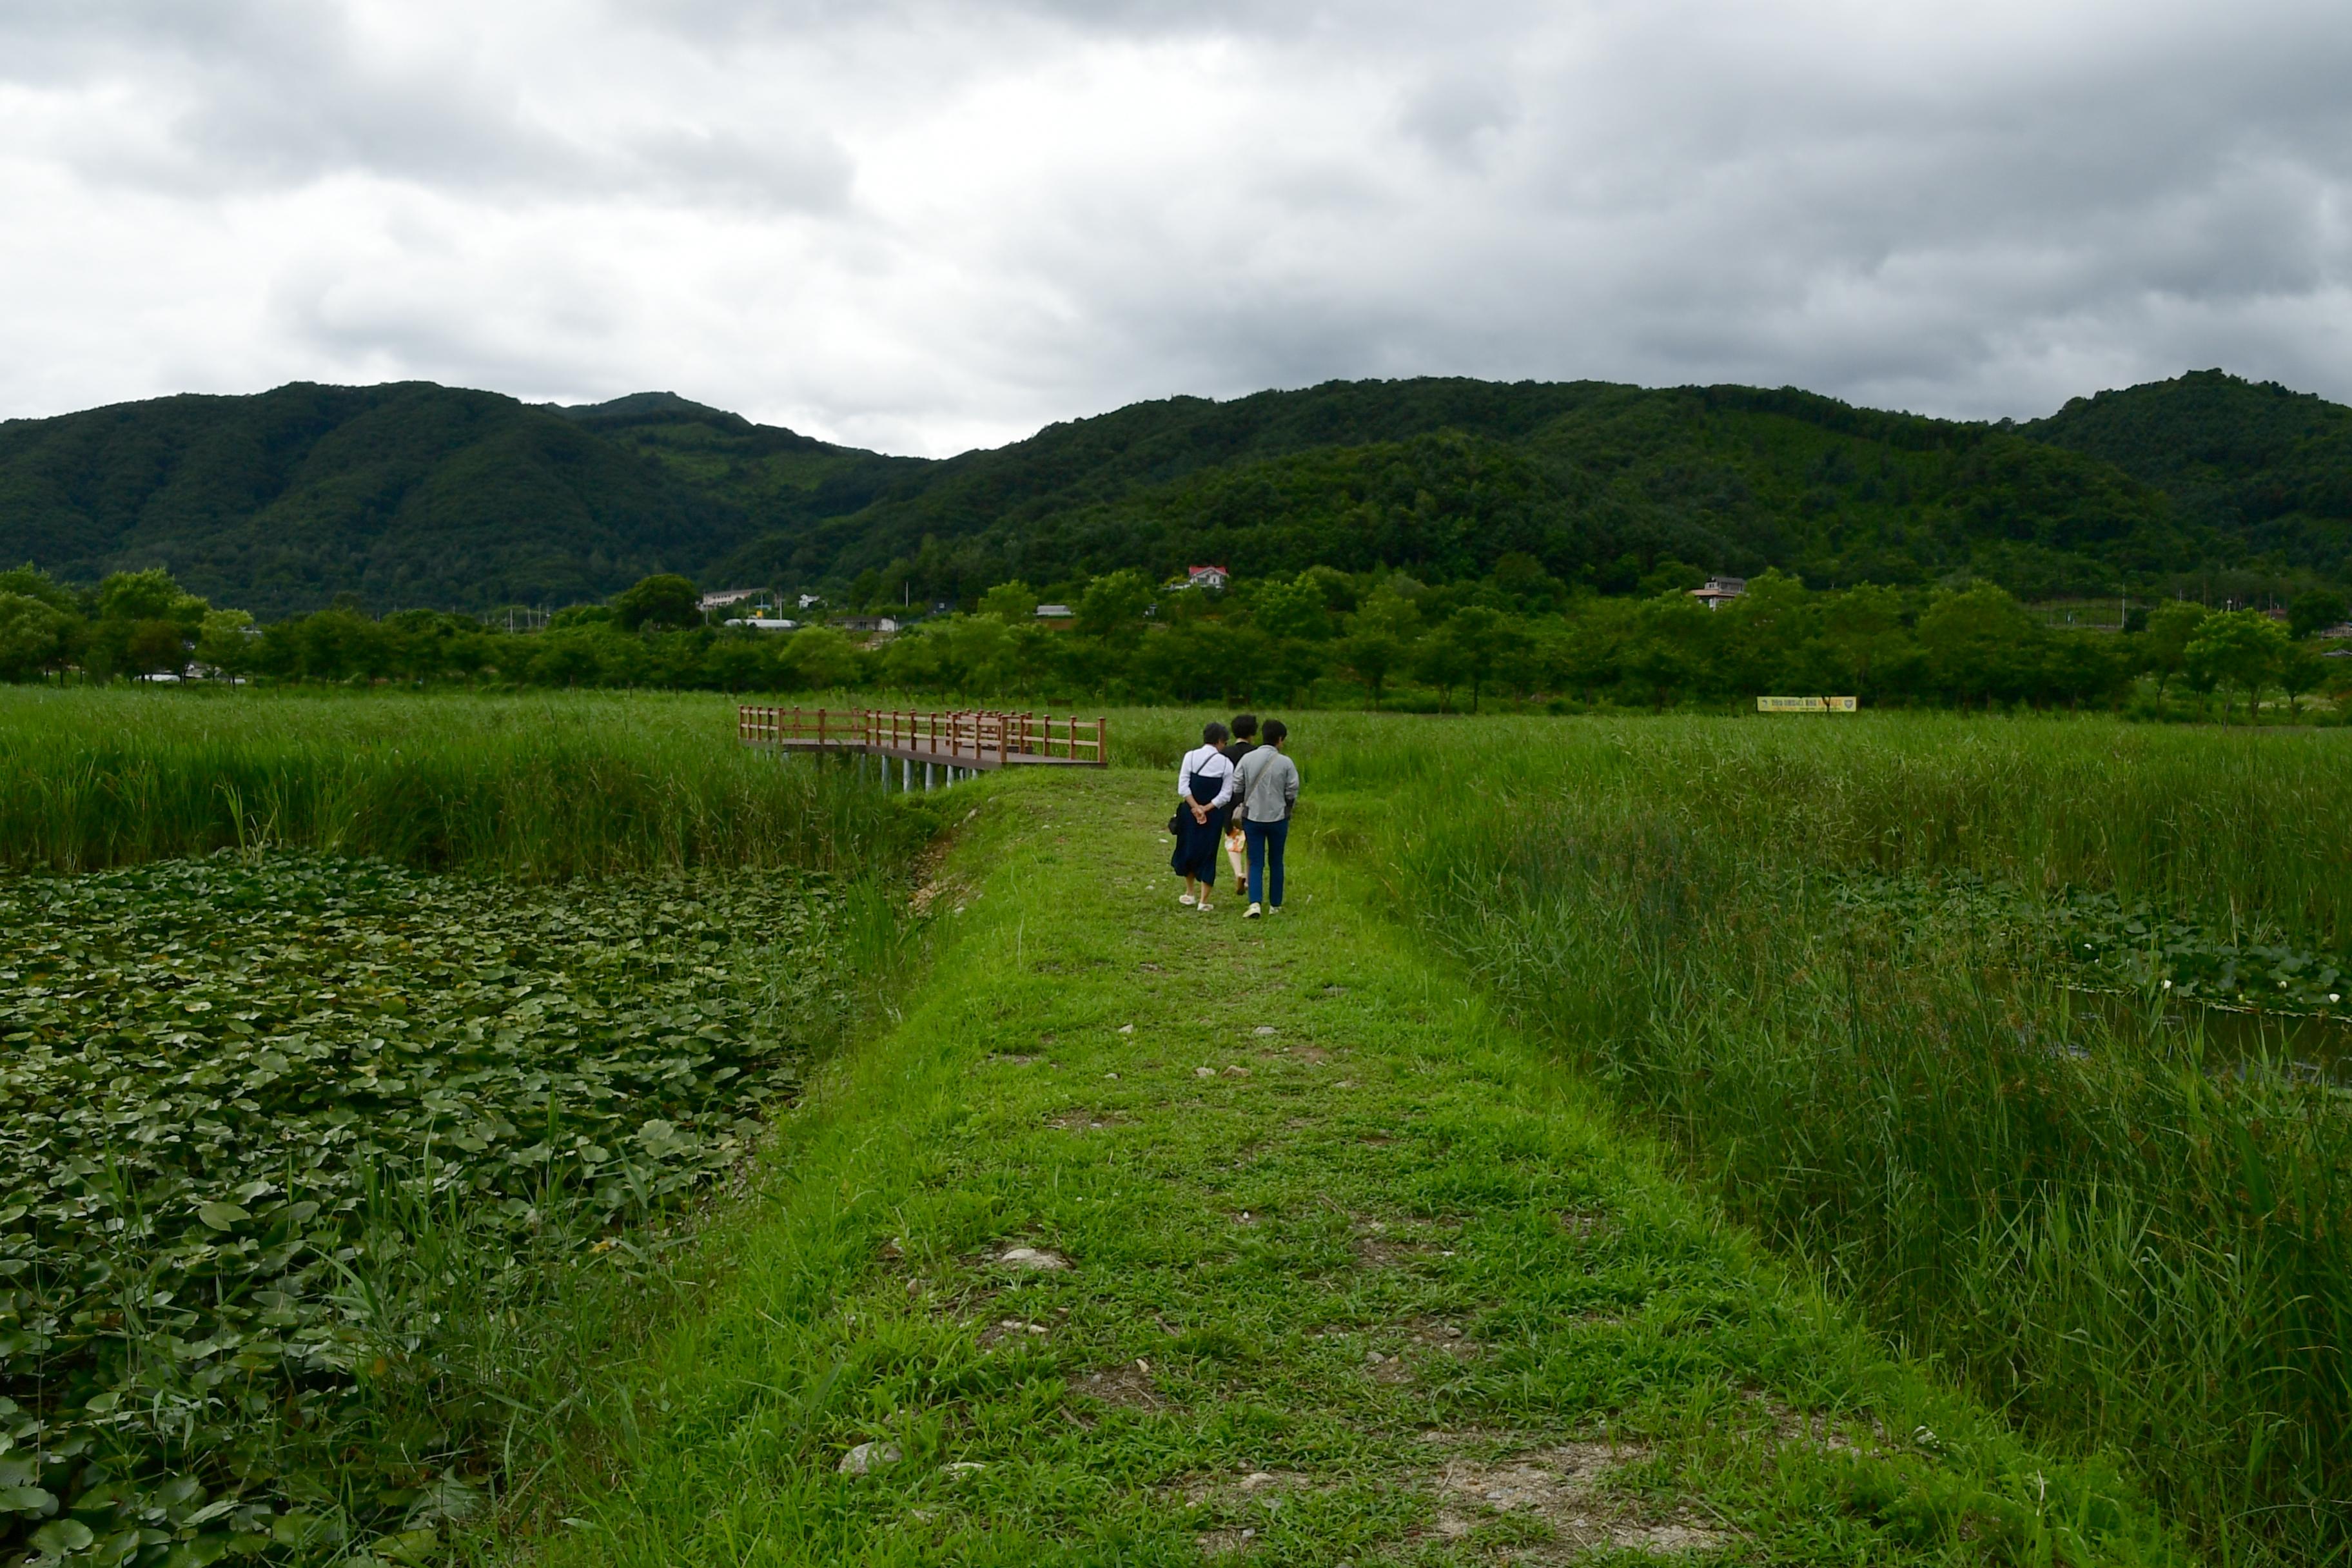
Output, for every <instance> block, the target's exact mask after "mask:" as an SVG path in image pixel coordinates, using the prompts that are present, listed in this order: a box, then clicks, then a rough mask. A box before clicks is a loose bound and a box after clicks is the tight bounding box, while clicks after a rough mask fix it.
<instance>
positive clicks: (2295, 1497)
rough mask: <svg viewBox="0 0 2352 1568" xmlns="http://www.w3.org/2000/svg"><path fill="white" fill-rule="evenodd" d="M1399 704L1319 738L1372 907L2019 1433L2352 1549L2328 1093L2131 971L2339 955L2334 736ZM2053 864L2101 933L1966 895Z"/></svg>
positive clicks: (2226, 981)
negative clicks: (2186, 1010) (1455, 966)
mask: <svg viewBox="0 0 2352 1568" xmlns="http://www.w3.org/2000/svg"><path fill="white" fill-rule="evenodd" d="M1396 739H1398V737H1395V736H1393V735H1382V734H1381V733H1380V732H1378V731H1364V730H1357V729H1352V728H1346V727H1341V728H1340V730H1339V733H1338V734H1337V735H1335V736H1333V737H1332V738H1331V743H1330V744H1328V746H1327V748H1326V750H1325V755H1324V758H1323V761H1324V764H1325V765H1324V766H1323V768H1322V770H1321V773H1320V777H1321V778H1322V780H1323V781H1324V782H1325V783H1326V784H1345V785H1347V786H1348V787H1350V788H1365V789H1371V790H1376V791H1378V792H1379V793H1381V794H1382V795H1386V796H1387V797H1388V798H1390V799H1391V801H1392V802H1393V803H1394V805H1395V809H1394V810H1393V811H1392V812H1391V813H1389V814H1387V815H1386V816H1383V817H1382V818H1381V821H1380V823H1379V824H1378V825H1377V826H1376V827H1375V829H1374V830H1373V831H1372V832H1371V833H1370V834H1369V835H1368V837H1367V839H1366V842H1365V846H1364V847H1365V850H1366V852H1367V853H1368V855H1369V857H1370V860H1371V861H1372V862H1373V863H1375V864H1377V865H1378V866H1379V867H1380V868H1381V877H1382V880H1383V882H1384V884H1385V885H1386V887H1387V888H1388V889H1390V890H1391V893H1392V894H1393V895H1394V896H1395V900H1396V904H1397V907H1398V908H1399V909H1401V910H1404V911H1406V912H1407V913H1408V915H1409V917H1410V918H1412V920H1414V921H1416V922H1417V923H1418V924H1419V926H1420V927H1421V929H1422V930H1423V931H1424V932H1425V933H1426V935H1427V937H1428V939H1429V940H1430V941H1431V942H1432V943H1433V945H1435V946H1436V947H1437V948H1439V949H1441V950H1443V951H1445V952H1451V953H1454V954H1455V955H1457V956H1458V957H1459V958H1460V959H1461V960H1462V961H1463V962H1465V963H1466V964H1467V965H1468V966H1469V967H1470V968H1471V970H1472V971H1473V972H1474V973H1475V974H1476V975H1477V976H1478V977H1479V978H1480V979H1481V980H1482V981H1484V982H1486V983H1487V984H1489V985H1490V986H1491V989H1492V993H1493V994H1496V995H1497V996H1499V997H1500V998H1501V999H1503V1000H1504V1002H1505V1003H1506V1004H1507V1006H1508V1007H1509V1009H1510V1010H1511V1011H1512V1012H1513V1013H1514V1014H1515V1015H1516V1016H1517V1017H1518V1018H1519V1019H1521V1020H1522V1021H1523V1022H1524V1023H1525V1024H1526V1025H1527V1026H1528V1027H1529V1028H1531V1029H1533V1030H1535V1031H1538V1032H1539V1033H1540V1034H1541V1035H1542V1036H1543V1037H1547V1038H1549V1039H1550V1040H1552V1041H1554V1042H1556V1043H1557V1045H1558V1046H1559V1049H1560V1050H1561V1052H1562V1054H1563V1055H1564V1056H1565V1057H1567V1058H1569V1059H1570V1060H1571V1061H1572V1062H1574V1063H1576V1064H1578V1065H1579V1066H1580V1067H1582V1068H1585V1069H1587V1070H1588V1071H1590V1072H1591V1074H1592V1075H1593V1076H1594V1077H1595V1078H1596V1079H1599V1080H1600V1081H1601V1083H1603V1084H1605V1085H1606V1086H1608V1088H1609V1089H1610V1090H1611V1091H1612V1093H1613V1094H1614V1095H1615V1097H1616V1098H1617V1099H1618V1100H1620V1102H1621V1103H1623V1104H1625V1105H1628V1106H1631V1107H1633V1108H1636V1109H1637V1110H1639V1111H1641V1112H1642V1113H1643V1115H1644V1118H1645V1119H1646V1120H1647V1121H1649V1123H1650V1124H1652V1125H1654V1126H1656V1127H1659V1128H1661V1129H1663V1130H1664V1131H1665V1132H1666V1133H1667V1134H1668V1135H1669V1136H1670V1137H1671V1138H1672V1140H1673V1141H1674V1142H1675V1144H1676V1145H1677V1146H1678V1147H1679V1148H1680V1149H1681V1150H1682V1151H1683V1152H1685V1155H1686V1156H1687V1159H1688V1163H1689V1167H1690V1168H1691V1169H1693V1170H1695V1171H1696V1172H1697V1173H1701V1174H1702V1175H1703V1176H1704V1177H1705V1178H1706V1180H1707V1182H1708V1184H1709V1185H1710V1186H1711V1187H1712V1188H1713V1190H1714V1191H1715V1192H1716V1193H1717V1194H1718V1195H1719V1197H1720V1199H1721V1201H1722V1202H1723V1203H1724V1205H1726V1207H1727V1209H1728V1210H1729V1211H1730V1212H1731V1213H1732V1214H1734V1215H1738V1216H1739V1217H1742V1218H1745V1219H1747V1220H1748V1221H1749V1222H1751V1223H1752V1224H1754V1225H1756V1226H1758V1228H1759V1230H1760V1231H1761V1232H1762V1233H1763V1235H1764V1236H1765V1237H1767V1238H1768V1239H1769V1241H1771V1242H1772V1243H1773V1244H1775V1245H1776V1246H1778V1247H1782V1248H1785V1249H1787V1250H1788V1251H1790V1252H1792V1253H1794V1254H1796V1255H1798V1256H1801V1257H1802V1258H1805V1259H1806V1260H1807V1261H1808V1263H1809V1264H1811V1266H1813V1267H1816V1268H1820V1269H1821V1270H1822V1272H1823V1273H1824V1275H1825V1276H1826V1277H1827V1278H1828V1279H1830V1280H1831V1281H1832V1285H1833V1287H1834V1289H1836V1290H1837V1292H1838V1294H1839V1295H1840V1296H1841V1298H1842V1299H1843V1300H1847V1301H1850V1302H1852V1303H1853V1304H1854V1305H1855V1306H1856V1307H1857V1308H1858V1309H1859V1310H1861V1312H1862V1313H1863V1315H1864V1317H1866V1319H1867V1320H1868V1321H1871V1322H1873V1323H1874V1324H1875V1325H1877V1326H1879V1327H1881V1328H1882V1329H1884V1330H1885V1331H1889V1332H1891V1333H1893V1334H1895V1335H1896V1336H1898V1337H1899V1338H1900V1340H1901V1341H1902V1342H1905V1343H1906V1344H1907V1345H1909V1346H1910V1347H1912V1348H1913V1349H1914V1350H1915V1351H1916V1352H1920V1353H1922V1354H1925V1355H1927V1356H1931V1357H1933V1358H1935V1359H1936V1360H1937V1361H1939V1362H1941V1363H1944V1364H1947V1365H1948V1366H1949V1367H1951V1368H1952V1369H1953V1370H1954V1371H1955V1372H1957V1373H1959V1374H1961V1375H1962V1376H1963V1377H1964V1378H1965V1379H1966V1380H1967V1381H1968V1382H1969V1384H1971V1385H1972V1386H1974V1387H1975V1388H1976V1389H1977V1390H1978V1391H1979V1393H1981V1394H1983V1395H1985V1396H1986V1397H1988V1398H1989V1399H1990V1400H1992V1401H1993V1402H1995V1403H1996V1404H1997V1405H1999V1406H2000V1407H2001V1408H2002V1409H2004V1410H2005V1411H2007V1412H2008V1413H2010V1414H2011V1415H2013V1416H2014V1417H2015V1418H2017V1419H2018V1420H2020V1421H2021V1423H2023V1424H2024V1426H2025V1428H2026V1429H2027V1430H2028V1431H2030V1432H2032V1433H2033V1434H2035V1435H2036V1436H2038V1437H2039V1438H2040V1439H2041V1440H2042V1441H2044V1442H2047V1443H2050V1444H2052V1445H2053V1446H2055V1447H2060V1448H2062V1449H2069V1450H2075V1451H2081V1450H2084V1449H2089V1448H2094V1447H2100V1448H2105V1449H2106V1450H2108V1451H2111V1452H2116V1453H2121V1454H2125V1455H2127V1456H2128V1457H2129V1461H2130V1464H2131V1466H2132V1467H2133V1468H2134V1469H2135V1471H2136V1472H2137V1474H2139V1475H2140V1477H2141V1478H2142V1479H2144V1480H2145V1481H2147V1484H2148V1485H2149V1486H2150V1488H2151V1489H2152V1490H2153V1492H2154V1493H2155V1494H2156V1495H2157V1496H2158V1497H2159V1498H2160V1499H2162V1500H2164V1501H2165V1502H2166V1503H2167V1505H2168V1507H2169V1508H2170V1509H2172V1510H2175V1511H2176V1512H2178V1513H2179V1515H2180V1516H2181V1517H2182V1518H2183V1519H2184V1520H2185V1521H2189V1523H2191V1524H2192V1525H2193V1526H2194V1527H2195V1528H2196V1529H2197V1531H2199V1533H2200V1535H2201V1536H2202V1538H2203V1540H2204V1542H2205V1543H2206V1546H2207V1549H2208V1550H2209V1551H2210V1552H2211V1553H2212V1555H2213V1557H2214V1559H2215V1560H2216V1561H2242V1560H2243V1561H2257V1560H2268V1559H2270V1558H2272V1557H2273V1556H2275V1557H2276V1558H2277V1559H2280V1560H2284V1561H2287V1562H2294V1563H2321V1562H2341V1561H2344V1560H2345V1559H2346V1558H2347V1554H2352V1531H2347V1522H2346V1521H2347V1518H2352V1504H2347V1501H2346V1499H2347V1496H2352V1354H2348V1353H2347V1347H2352V1230H2347V1226H2346V1217H2345V1216H2346V1215H2347V1212H2352V1101H2347V1094H2346V1091H2345V1090H2344V1089H2342V1088H2340V1087H2337V1086H2336V1085H2333V1084H2330V1083H2328V1082H2326V1081H2322V1080H2317V1079H2315V1078H2314V1076H2313V1075H2311V1074H2310V1073H2309V1072H2307V1071H2305V1070H2301V1069H2299V1068H2297V1066H2296V1064H2294V1063H2293V1062H2292V1061H2290V1060H2286V1059H2282V1058H2284V1056H2285V1054H2286V1053H2284V1051H2283V1050H2280V1049H2279V1046H2278V1042H2277V1037H2272V1038H2273V1045H2272V1049H2273V1051H2277V1052H2278V1054H2277V1055H2276V1056H2273V1057H2271V1058H2269V1059H2265V1058H2264V1057H2263V1055H2262V1054H2261V1053H2257V1054H2256V1055H2255V1056H2254V1057H2253V1058H2252V1059H2247V1058H2245V1057H2243V1056H2242V1055H2240V1054H2239V1053H2238V1048H2237V1047H2233V1048H2232V1049H2231V1050H2229V1051H2224V1050H2223V1049H2222V1048H2221V1047H2220V1045H2219V1044H2218V1043H2217V1041H2216V1040H2214V1039H2213V1038H2210V1037H2208V1035H2207V1033H2206V1032H2205V1030H2204V1029H2203V1028H2202V1027H2200V1024H2199V1022H2198V1020H2197V1019H2196V1018H2195V1017H2194V1016H2189V1017H2183V1016H2180V1015H2179V1010H2178V1009H2168V1007H2167V1005H2166V1000H2165V995H2164V991H2163V986H2164V984H2165V981H2166V979H2167V978H2168V977H2170V976H2175V975H2184V976H2185V975H2190V974H2196V975H2200V976H2202V977H2203V990H2204V993H2205V994H2209V995H2210V994H2220V995H2221V996H2222V997H2223V998H2225V999H2233V998H2234V997H2236V996H2238V995H2241V994H2242V995H2243V996H2245V997H2246V998H2247V999H2248V1000H2249V1001H2251V1002H2252V1003H2254V1004H2257V1005H2259V1004H2261V1003H2262V1002H2263V998H2264V997H2265V996H2268V997H2269V998H2270V999H2271V1000H2272V1002H2273V1003H2274V1004H2275V1003H2277V1002H2279V1001H2281V1000H2283V999H2286V998H2289V997H2292V998H2293V999H2294V1001H2296V1002H2310V1003H2315V1004H2316V1005H2320V1006H2322V1007H2323V1008H2326V1006H2327V1005H2328V998H2327V994H2326V993H2327V992H2328V991H2329V990H2330V989H2331V988H2332V987H2336V986H2342V987H2343V989H2344V990H2347V991H2352V985H2345V984H2344V983H2343V981H2341V980H2340V979H2337V978H2336V977H2335V967H2341V968H2352V962H2347V960H2346V959H2345V958H2344V956H2343V955H2344V953H2345V952H2346V949H2347V943H2352V881H2347V879H2346V878H2345V877H2344V875H2343V867H2344V866H2345V865H2346V864H2347V861H2352V772H2347V765H2346V764H2347V761H2352V753H2347V750H2346V747H2345V742H2342V740H2341V739H2340V738H2338V737H2336V736H2334V735H2310V736H2299V737H2284V736H2282V737H2254V736H2250V735H2231V734H2223V733H2204V734H2182V733H2179V732H2166V731H2147V730H2130V729H2126V728H2123V727H2121V726H2117V725H2115V724H2112V723H2107V722H2103V721H2085V722H2063V721H2060V722H2032V721H2027V722H2000V721H1958V720H1953V719H1948V718H1925V717H1923V718H1911V719H1906V718H1899V717H1896V718H1878V719H1870V720H1865V721H1862V722H1859V723H1855V722H1852V721H1842V722H1838V723H1835V724H1824V723H1822V722H1820V721H1812V722H1806V721H1797V722H1796V723H1793V724H1780V725H1772V724H1767V723H1754V722H1750V723H1740V724H1725V723H1722V722H1719V721H1718V722H1709V721H1662V722H1657V723H1648V724H1633V725H1624V724H1564V725H1563V724H1556V723H1554V724H1547V723H1542V722H1539V721H1538V722H1524V721H1494V722H1489V723H1485V724H1465V725H1457V726H1454V727H1452V728H1450V729H1447V730H1444V731H1426V730H1425V731H1420V732H1419V733H1418V734H1417V735H1416V736H1415V737H1414V738H1413V739H1414V741H1415V742H1418V743H1415V744H1412V745H1410V746H1406V745H1398V744H1395V743H1393V742H1394V741H1395V740H1396ZM1979 879H1982V882H1981V883H1980V882H1979ZM1988 887H1989V888H1990V889H2005V890H2006V893H2007V895H2008V896H2006V897H2003V898H1998V899H1997V898H1990V897H1988V896H1986V889H1987V888H1988ZM2069 888H2072V889H2078V890H2079V889H2091V890H2092V891H2093V895H2094V897H2095V895H2096V894H2097V893H2098V892H2099V891H2100V890H2105V891H2107V892H2112V893H2113V894H2114V895H2115V896H2116V898H2115V905H2114V908H2113V910H2112V911H2110V913H2109V915H2108V917H2107V919H2106V920H2105V937H2111V938H2112V939H2113V943H2114V947H2115V949H2116V951H2113V952H2105V951H2103V952H2100V953H2098V954H2096V955H2095V954H2094V953H2093V952H2091V951H2090V950H2089V949H2088V948H2084V947H2082V946H2081V945H2080V943H2079V942H2077V941H2076V940H2075V939H2077V938H2080V937H2082V936H2084V934H2085V933H2084V930H2082V929H2080V928H2079V927H2076V926H2072V925H2066V924H2063V923H2062V924H2056V925H2053V926H2052V927H2050V928H2048V929H2035V928H2032V927H2031V925H2030V924H2029V927H2028V928H2027V929H2028V936H2029V940H2020V938H2019V933H2018V931H2012V930H2007V929H1996V928H1997V927H1998V926H1999V925H2000V921H1988V920H1987V919H1986V918H1985V911H1987V910H2000V911H2009V910H2016V909H2018V908H2019V907H2020V906H2021V905H2031V904H2032V903H2033V902H2035V901H2036V900H2040V899H2041V898H2042V896H2044V895H2047V894H2054V893H2057V892H2059V891H2061V890H2062V889H2069ZM2077 902H2078V903H2079V902H2080V897H2079V895H2078V900H2077ZM2056 931H2065V932H2067V933H2068V935H2067V937H2066V940H2065V941H2064V942H2059V941H2053V940H2051V938H2052V936H2053V932H2056ZM2184 932H2186V933H2188V934H2184ZM2103 940H2104V939H2103ZM2069 948H2074V949H2076V951H2073V952H2069V951H2067V949H2069ZM2217 954H2218V955H2219V957H2218V960H2217V956H2216V955H2217ZM2331 965H2332V966H2334V967H2331ZM2135 976H2137V977H2139V978H2141V979H2142V980H2143V981H2144V984H2145V988H2144V989H2138V990H2136V991H2126V994H2124V995H2123V996H2121V997H2120V998H2117V999H2116V1000H2115V1001H2112V1002H2106V1003H2102V1002H2100V1001H2098V1000H2096V999H2095V998H2093V997H2090V996H2088V995H2086V994H2085V993H2084V989H2082V988H2084V987H2091V988H2112V987H2116V986H2117V985H2120V984H2127V982H2128V981H2129V979H2130V978H2132V977H2135ZM2338 1011H2340V1009H2338ZM2339 1060H2340V1058H2339Z"/></svg>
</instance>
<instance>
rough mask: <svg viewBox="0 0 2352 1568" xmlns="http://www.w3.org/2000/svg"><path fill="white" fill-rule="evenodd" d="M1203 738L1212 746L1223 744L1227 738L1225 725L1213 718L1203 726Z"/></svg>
mask: <svg viewBox="0 0 2352 1568" xmlns="http://www.w3.org/2000/svg"><path fill="white" fill-rule="evenodd" d="M1201 739H1202V740H1203V741H1205V742H1208V743H1209V744H1210V745H1212V746H1219V745H1223V743H1224V740H1225V727H1224V726H1223V724H1220V723H1218V722H1217V721H1215V720H1214V719H1212V720H1210V721H1208V722H1207V723H1205V724H1203V725H1202V726H1201Z"/></svg>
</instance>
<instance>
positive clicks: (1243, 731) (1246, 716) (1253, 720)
mask: <svg viewBox="0 0 2352 1568" xmlns="http://www.w3.org/2000/svg"><path fill="white" fill-rule="evenodd" d="M1256 733H1257V715H1256V714H1255V713H1236V714H1234V736H1235V737H1236V738H1237V739H1240V740H1244V741H1246V740H1248V739H1249V738H1250V737H1251V736H1252V735H1255V734H1256Z"/></svg>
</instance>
